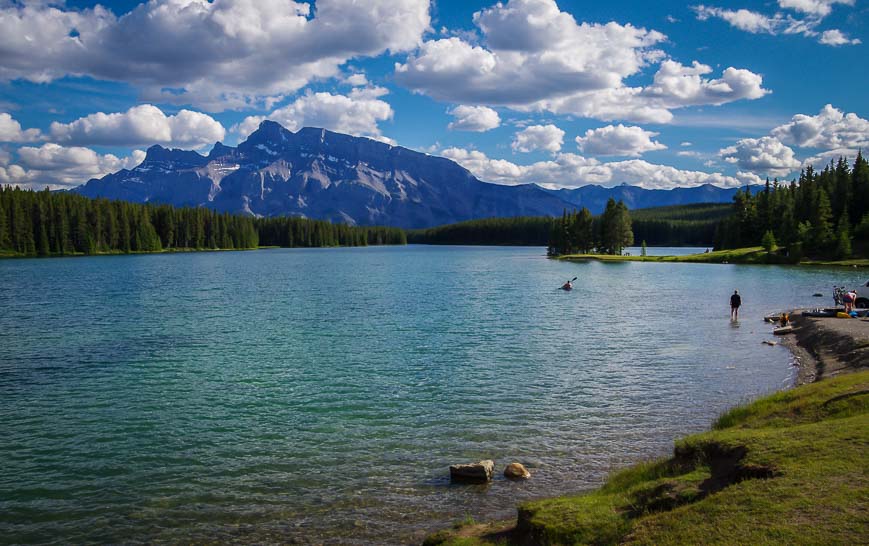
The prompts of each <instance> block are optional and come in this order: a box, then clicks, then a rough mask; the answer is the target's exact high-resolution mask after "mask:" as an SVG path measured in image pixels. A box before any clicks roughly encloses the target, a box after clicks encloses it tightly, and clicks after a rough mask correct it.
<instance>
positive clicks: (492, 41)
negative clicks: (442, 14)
mask: <svg viewBox="0 0 869 546" xmlns="http://www.w3.org/2000/svg"><path fill="white" fill-rule="evenodd" d="M474 22H475V23H476V25H477V26H478V27H479V28H480V30H481V31H482V33H483V34H484V35H485V42H486V44H487V46H488V48H485V47H481V46H473V45H471V43H469V42H466V41H464V40H462V39H460V38H456V37H452V38H446V39H441V40H432V41H427V42H425V43H424V44H423V46H422V47H421V48H420V50H419V51H418V52H417V53H415V54H413V55H411V56H410V57H409V58H408V59H407V62H406V63H404V64H398V65H397V67H396V71H397V74H396V75H397V77H398V79H399V81H401V82H402V83H403V84H405V85H407V86H408V87H411V88H414V89H418V90H420V91H424V92H426V93H427V94H430V95H432V96H434V97H436V98H441V99H447V100H452V101H455V102H469V103H490V104H528V103H531V102H535V101H537V100H541V99H544V98H549V97H554V96H558V95H562V94H564V93H566V92H577V91H583V90H593V89H605V88H610V87H616V86H618V85H619V84H620V82H621V81H622V78H624V77H626V76H629V75H632V74H636V73H637V72H639V71H640V69H641V68H642V67H643V66H645V65H646V63H647V62H648V61H649V60H650V59H654V58H658V56H659V55H660V53H659V52H657V51H656V50H654V49H652V48H653V46H654V45H655V44H657V43H659V42H661V41H663V40H664V38H665V37H664V35H663V34H661V33H659V32H656V31H648V30H646V29H643V28H636V27H633V26H631V25H624V26H622V25H619V24H617V23H609V24H606V25H600V24H588V23H582V24H577V22H576V21H575V20H574V18H573V16H572V15H570V14H569V13H566V12H562V11H560V10H559V9H558V6H557V5H556V4H555V2H554V1H553V0H512V1H510V2H508V3H507V4H500V3H499V4H496V5H495V6H492V7H491V8H488V9H485V10H482V11H480V12H477V13H475V14H474Z"/></svg>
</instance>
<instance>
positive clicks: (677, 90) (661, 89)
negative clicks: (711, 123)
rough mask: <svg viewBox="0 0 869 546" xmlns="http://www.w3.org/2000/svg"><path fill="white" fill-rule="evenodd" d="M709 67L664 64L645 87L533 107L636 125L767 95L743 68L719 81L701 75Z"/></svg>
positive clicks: (732, 70)
mask: <svg viewBox="0 0 869 546" xmlns="http://www.w3.org/2000/svg"><path fill="white" fill-rule="evenodd" d="M711 72H712V68H711V67H709V66H707V65H704V64H701V63H698V62H696V61H695V62H694V63H693V64H692V65H691V66H685V65H682V64H680V63H678V62H676V61H671V60H667V61H664V62H662V63H661V66H660V67H659V69H658V71H657V72H656V73H655V77H654V80H653V82H652V84H651V85H650V86H648V87H620V88H617V89H606V90H602V91H593V92H589V93H579V94H576V95H569V96H566V97H559V98H557V99H552V100H546V101H540V102H538V103H537V104H535V105H533V106H532V108H533V109H537V110H548V111H550V112H553V113H556V114H575V115H580V116H583V117H592V118H597V119H601V120H604V121H613V120H616V119H625V120H630V121H635V122H638V123H669V122H670V121H672V120H673V114H672V113H671V112H670V111H671V110H674V109H677V108H683V107H686V106H699V105H714V106H719V105H722V104H726V103H729V102H734V101H737V100H743V99H748V100H753V99H758V98H760V97H763V96H764V95H766V94H767V93H769V91H768V90H767V89H764V88H763V78H762V77H761V76H760V75H758V74H755V73H753V72H751V71H749V70H743V69H737V68H733V67H729V68H727V69H725V70H724V72H723V73H722V77H721V78H715V79H710V78H706V77H704V76H705V75H706V74H709V73H711Z"/></svg>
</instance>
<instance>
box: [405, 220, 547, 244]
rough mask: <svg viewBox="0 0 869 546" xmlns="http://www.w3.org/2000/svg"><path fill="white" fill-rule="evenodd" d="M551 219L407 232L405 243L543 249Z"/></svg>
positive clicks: (475, 222) (465, 224)
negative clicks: (511, 246) (536, 247)
mask: <svg viewBox="0 0 869 546" xmlns="http://www.w3.org/2000/svg"><path fill="white" fill-rule="evenodd" d="M552 222H553V218H551V217H549V216H519V217H516V218H486V219H483V220H470V221H468V222H459V223H457V224H447V225H445V226H438V227H434V228H429V229H416V230H411V231H408V232H407V242H409V243H414V244H426V245H513V246H544V245H546V242H547V241H548V240H549V233H550V231H551V229H552Z"/></svg>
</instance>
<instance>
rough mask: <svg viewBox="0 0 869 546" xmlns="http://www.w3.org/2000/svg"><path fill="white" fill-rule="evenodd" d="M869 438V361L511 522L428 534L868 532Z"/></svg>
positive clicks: (733, 539)
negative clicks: (497, 527) (495, 528)
mask: <svg viewBox="0 0 869 546" xmlns="http://www.w3.org/2000/svg"><path fill="white" fill-rule="evenodd" d="M867 448H869V371H865V372H860V373H855V374H850V375H844V376H840V377H836V378H833V379H828V380H825V381H822V382H819V383H813V384H810V385H806V386H804V387H799V388H796V389H793V390H789V391H785V392H781V393H777V394H774V395H772V396H768V397H765V398H762V399H760V400H757V401H756V402H753V403H752V404H749V405H747V406H741V407H738V408H734V409H732V410H730V411H728V412H726V413H725V414H723V415H722V416H721V417H720V418H719V419H718V421H717V422H716V423H715V424H714V426H713V430H711V431H709V432H705V433H702V434H697V435H693V436H689V437H687V438H684V439H682V440H679V441H677V442H676V445H675V448H674V452H673V456H672V457H670V458H668V459H662V460H659V461H653V462H647V463H643V464H638V465H635V466H632V467H630V468H628V469H625V470H623V471H621V472H618V473H616V474H614V475H612V476H611V477H610V478H609V479H608V480H607V482H606V483H605V484H604V485H603V486H602V487H601V488H599V489H597V490H595V491H591V492H589V493H586V494H582V495H574V496H565V497H558V498H553V499H544V500H539V501H533V502H527V503H524V504H522V505H520V506H519V518H518V524H517V525H516V527H515V528H514V529H512V530H511V531H509V532H507V531H504V530H503V529H502V530H501V532H500V533H492V532H491V531H490V530H487V529H486V528H481V529H479V532H477V533H476V534H474V533H473V532H469V530H467V529H466V530H463V531H462V532H461V534H460V535H457V534H455V533H451V532H449V531H447V532H442V533H439V534H438V535H433V536H432V537H430V540H429V542H427V544H431V545H435V544H445V545H480V544H496V543H499V541H500V543H511V544H516V543H533V544H655V545H660V544H665V545H666V544H858V543H865V542H866V538H867V536H869V474H867V472H866V468H867V453H869V451H867ZM470 531H473V530H470Z"/></svg>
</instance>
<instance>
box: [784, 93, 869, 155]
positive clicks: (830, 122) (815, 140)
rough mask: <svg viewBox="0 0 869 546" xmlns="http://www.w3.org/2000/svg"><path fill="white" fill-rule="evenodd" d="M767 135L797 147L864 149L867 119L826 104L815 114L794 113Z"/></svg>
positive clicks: (868, 134)
mask: <svg viewBox="0 0 869 546" xmlns="http://www.w3.org/2000/svg"><path fill="white" fill-rule="evenodd" d="M771 134H772V135H773V136H774V137H776V138H777V139H779V140H780V141H781V142H784V143H786V144H791V145H794V146H799V147H801V148H823V149H826V150H833V149H837V148H861V147H862V148H866V147H869V120H866V119H863V118H861V117H860V116H858V115H857V114H855V113H848V114H845V113H844V112H842V111H841V110H839V109H838V108H834V107H833V105H831V104H828V105H826V106H824V107H823V108H822V109H821V111H820V112H819V113H818V115H816V116H810V115H806V114H797V115H795V116H794V117H793V118H791V121H790V122H788V123H785V124H784V125H780V126H778V127H776V128H775V129H773V130H772V132H771Z"/></svg>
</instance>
